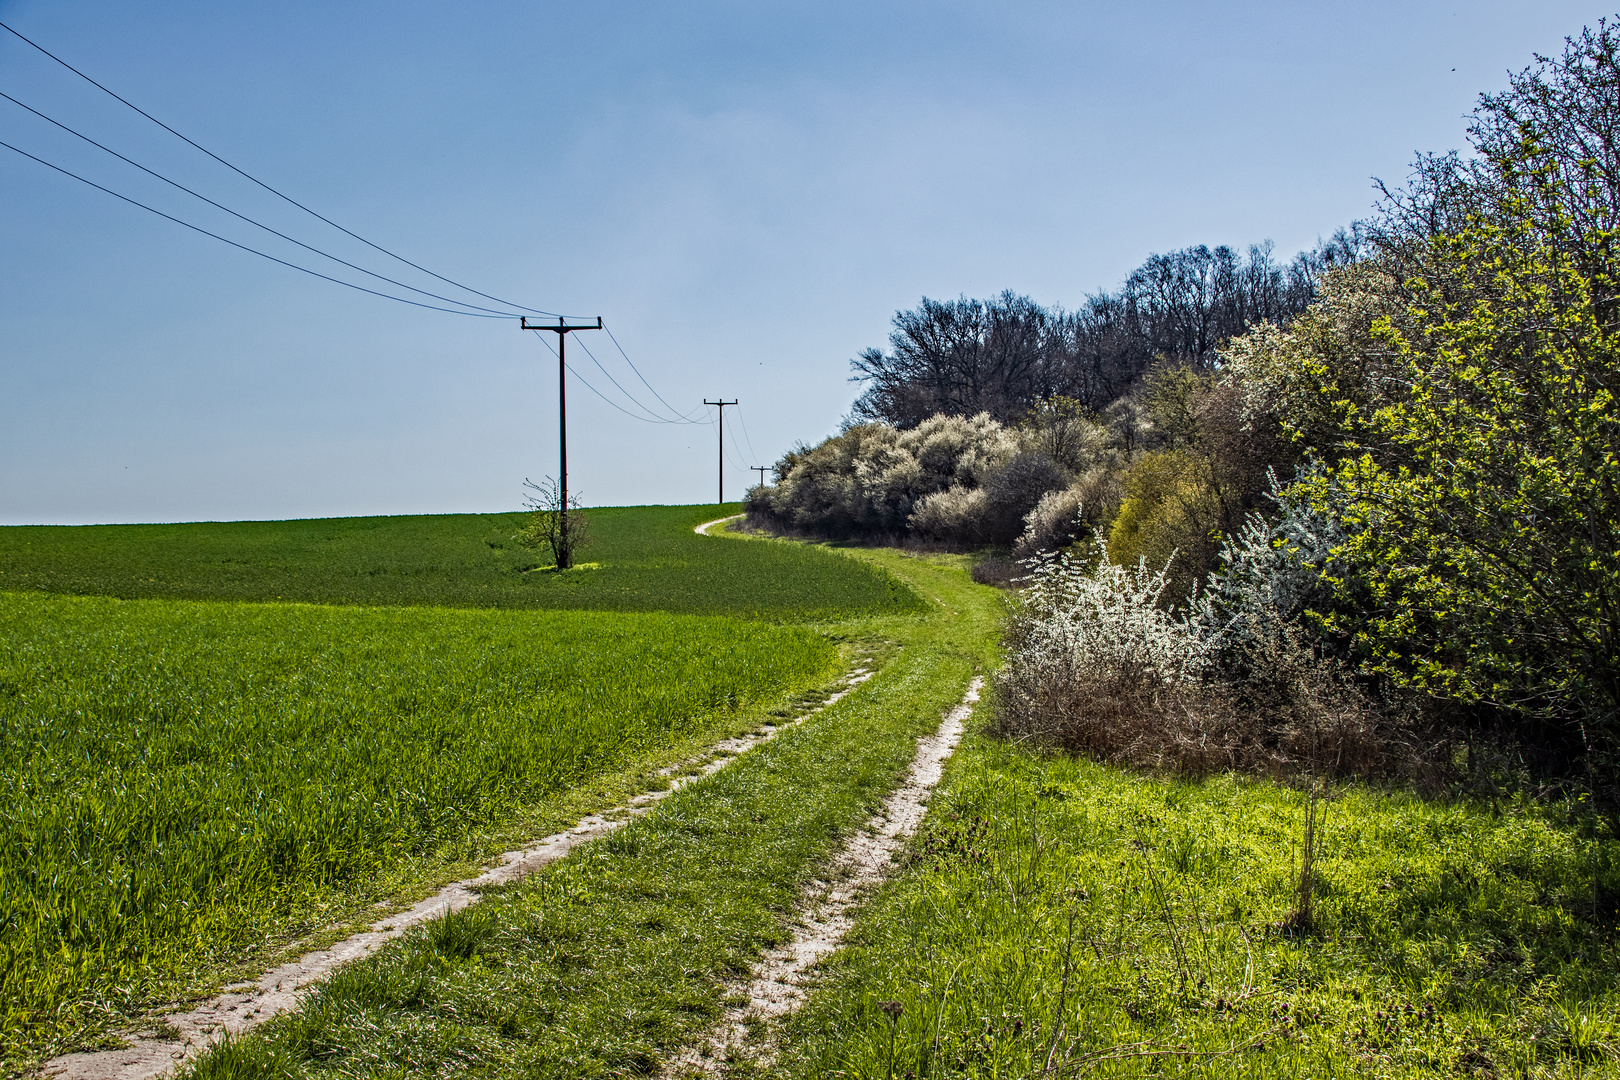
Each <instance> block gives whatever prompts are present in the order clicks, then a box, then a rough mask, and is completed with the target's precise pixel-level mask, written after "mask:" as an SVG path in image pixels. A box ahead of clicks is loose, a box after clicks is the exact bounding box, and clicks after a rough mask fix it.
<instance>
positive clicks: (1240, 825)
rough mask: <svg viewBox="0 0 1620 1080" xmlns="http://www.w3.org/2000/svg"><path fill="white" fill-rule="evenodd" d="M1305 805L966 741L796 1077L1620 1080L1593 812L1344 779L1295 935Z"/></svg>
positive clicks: (795, 1061)
mask: <svg viewBox="0 0 1620 1080" xmlns="http://www.w3.org/2000/svg"><path fill="white" fill-rule="evenodd" d="M1304 801H1305V800H1304V797H1303V795H1302V794H1301V793H1299V792H1297V791H1294V790H1292V789H1290V788H1287V787H1284V786H1280V785H1278V784H1275V783H1273V782H1270V781H1263V780H1250V779H1241V778H1236V777H1232V776H1222V777H1214V778H1211V779H1208V780H1203V781H1197V782H1177V781H1168V780H1160V779H1155V778H1151V777H1144V776H1140V775H1135V774H1131V773H1128V772H1122V771H1120V770H1117V769H1114V768H1110V767H1105V766H1101V765H1096V764H1092V763H1090V762H1086V761H1078V760H1074V759H1069V758H1061V757H1049V758H1043V757H1039V756H1036V755H1033V754H1029V753H1025V752H1023V751H1021V750H1019V749H1017V748H1015V747H1011V746H1008V745H1007V744H1005V743H1001V742H995V741H991V740H989V739H986V738H983V737H980V738H977V739H974V740H972V741H970V742H969V743H968V744H967V745H965V746H964V748H963V749H962V750H961V751H959V757H958V759H957V760H956V761H955V762H954V763H953V765H952V767H951V770H950V775H949V776H948V778H947V781H946V786H945V787H944V789H943V790H942V792H941V794H940V795H939V796H938V797H937V798H936V802H935V804H934V807H933V809H932V810H931V813H930V817H929V820H928V823H927V825H926V827H925V829H924V831H923V832H922V833H921V834H920V835H919V837H918V838H917V840H916V842H915V843H914V844H913V845H912V849H911V853H910V861H909V863H908V865H907V867H906V869H905V871H904V872H903V873H902V874H900V875H899V876H898V877H897V878H896V879H895V880H894V881H892V882H891V883H890V884H889V885H888V886H887V887H886V888H885V889H884V891H883V892H882V894H881V895H880V897H879V898H878V899H877V901H876V903H875V904H874V905H873V906H872V907H871V908H870V909H868V910H867V911H866V912H865V913H864V915H863V917H862V919H861V921H860V924H859V926H858V928H857V932H856V933H855V935H854V936H853V938H852V947H851V948H849V949H848V950H847V951H846V952H845V953H843V954H842V956H841V957H840V958H839V960H838V961H837V962H836V963H835V964H834V966H833V969H832V972H831V974H830V976H829V978H828V980H827V982H826V984H825V985H824V986H823V987H822V989H821V991H820V992H819V993H818V994H816V995H815V996H814V998H813V999H812V1001H811V1003H810V1005H809V1007H808V1008H807V1009H806V1010H805V1011H804V1012H803V1013H802V1014H801V1015H800V1016H798V1017H796V1018H795V1019H794V1020H793V1022H792V1023H791V1025H790V1031H789V1039H788V1053H787V1057H786V1058H785V1066H784V1067H785V1068H786V1070H787V1071H788V1072H789V1073H791V1074H792V1075H798V1076H811V1077H830V1076H845V1075H849V1076H871V1077H877V1076H887V1075H889V1074H890V1070H891V1068H892V1070H893V1075H894V1076H896V1077H900V1076H906V1075H911V1076H916V1077H957V1076H1034V1075H1037V1074H1040V1073H1041V1072H1042V1070H1044V1069H1046V1068H1047V1067H1048V1066H1049V1065H1050V1066H1051V1067H1052V1069H1053V1072H1052V1073H1051V1074H1049V1075H1056V1076H1075V1075H1085V1076H1147V1075H1160V1074H1163V1073H1167V1072H1174V1073H1175V1074H1176V1075H1185V1076H1211V1077H1235V1076H1340V1075H1349V1076H1380V1077H1382V1076H1454V1075H1468V1074H1478V1075H1496V1074H1502V1075H1549V1076H1552V1075H1570V1076H1573V1075H1614V1074H1615V1072H1616V1071H1617V1070H1616V1066H1617V1062H1620V1021H1617V1020H1616V1017H1617V1015H1620V979H1617V976H1616V971H1617V964H1620V948H1617V947H1616V943H1615V939H1614V930H1615V923H1616V916H1617V914H1620V913H1617V912H1616V910H1615V908H1616V904H1617V902H1620V842H1617V841H1616V840H1615V839H1614V838H1613V837H1612V835H1610V834H1609V832H1608V830H1607V829H1606V827H1603V826H1602V825H1601V824H1600V822H1599V821H1598V819H1596V818H1594V817H1591V816H1589V815H1583V814H1582V813H1580V810H1579V807H1575V808H1561V807H1558V806H1547V805H1539V806H1538V805H1519V804H1503V805H1496V806H1492V805H1490V804H1474V803H1467V802H1451V801H1445V800H1440V801H1434V800H1425V799H1421V798H1418V797H1416V796H1413V795H1410V794H1403V793H1400V792H1390V791H1383V790H1378V789H1374V788H1368V787H1361V786H1350V787H1346V788H1343V789H1340V790H1339V791H1338V792H1337V793H1336V797H1335V798H1334V799H1333V800H1332V801H1331V802H1330V804H1329V805H1328V807H1327V811H1326V824H1325V828H1324V832H1323V834H1322V836H1321V837H1320V840H1319V842H1320V844H1321V850H1320V856H1319V861H1318V863H1317V871H1318V874H1319V877H1320V884H1319V887H1318V892H1317V897H1316V904H1315V915H1316V921H1317V928H1316V930H1315V931H1314V932H1311V933H1298V932H1295V931H1294V930H1293V929H1292V928H1291V925H1290V923H1291V920H1290V916H1291V914H1292V911H1293V905H1294V903H1295V896H1294V890H1295V886H1296V882H1297V874H1298V871H1299V863H1298V859H1299V847H1300V833H1301V826H1302V823H1303V820H1304ZM1571 810H1573V812H1571ZM884 1001H898V1002H900V1003H901V1004H902V1005H903V1007H904V1012H903V1013H902V1014H901V1016H900V1018H899V1020H898V1021H897V1022H895V1023H894V1024H893V1025H892V1026H891V1018H890V1016H889V1015H888V1014H886V1013H884V1012H883V1011H882V1010H881V1009H880V1008H879V1005H880V1003H881V1002H884ZM891 1036H892V1038H893V1045H894V1052H893V1058H892V1059H891V1057H890V1045H891Z"/></svg>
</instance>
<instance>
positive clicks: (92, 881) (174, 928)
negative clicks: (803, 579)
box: [0, 593, 838, 1061]
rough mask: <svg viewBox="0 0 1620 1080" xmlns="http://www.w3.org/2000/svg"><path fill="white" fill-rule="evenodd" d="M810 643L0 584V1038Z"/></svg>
mask: <svg viewBox="0 0 1620 1080" xmlns="http://www.w3.org/2000/svg"><path fill="white" fill-rule="evenodd" d="M837 665H838V649H837V648H836V647H835V646H834V645H833V644H832V643H831V642H830V641H828V640H827V638H826V637H825V636H823V635H820V634H816V633H813V632H811V631H809V630H805V629H800V628H793V627H782V626H769V625H765V624H761V623H754V622H745V621H742V620H736V619H723V618H713V617H698V616H676V615H663V614H608V613H584V612H561V613H550V614H545V615H541V614H538V613H529V612H501V611H445V610H431V609H422V608H415V609H411V608H405V609H400V608H394V609H387V608H370V609H357V608H336V607H317V606H307V605H285V604H239V603H238V604H230V603H196V602H175V601H133V602H130V601H118V600H107V599H99V598H70V597H55V596H48V595H41V594H15V593H14V594H0V733H3V738H0V1059H6V1060H11V1061H16V1060H20V1059H25V1058H26V1057H28V1056H29V1055H31V1054H35V1053H38V1052H41V1051H43V1050H47V1049H48V1048H54V1047H58V1046H61V1045H63V1044H67V1045H72V1044H75V1043H82V1041H83V1040H84V1039H85V1038H87V1037H92V1036H94V1034H95V1033H96V1032H97V1031H99V1030H104V1029H105V1028H106V1027H107V1026H108V1025H109V1024H111V1023H114V1022H116V1021H117V1020H118V1019H119V1018H120V1017H125V1016H128V1015H131V1014H133V1013H138V1012H139V1011H140V1010H141V1009H142V1008H144V1007H146V1006H148V1005H150V1004H152V1003H154V1002H158V1001H162V1000H166V999H168V998H170V997H172V996H175V995H178V994H183V993H185V992H187V991H189V990H194V989H196V988H197V987H198V986H199V984H201V985H207V983H208V981H209V975H210V973H212V972H223V971H226V970H228V969H229V968H231V967H232V965H234V964H236V963H239V962H243V961H249V960H261V959H262V958H263V957H264V955H265V954H266V951H267V950H274V949H275V948H277V947H278V945H280V944H284V943H287V942H289V941H290V939H293V938H295V937H296V936H298V935H300V934H305V933H308V932H310V931H312V930H315V929H317V928H319V927H321V926H323V925H326V924H329V923H331V922H333V921H334V920H341V919H343V918H345V917H346V916H347V915H349V914H350V913H353V912H356V911H361V910H363V909H364V908H366V907H367V906H368V905H369V904H370V903H373V902H376V901H378V900H379V899H381V900H388V899H391V898H393V897H396V896H398V895H399V894H400V893H401V892H405V893H410V892H412V891H420V889H421V887H422V885H423V883H424V882H431V881H433V880H434V879H436V878H442V877H443V876H444V875H445V873H446V872H448V871H452V870H454V869H456V868H459V867H463V866H465V864H467V863H468V862H470V861H477V860H478V859H480V858H483V857H487V856H488V855H490V854H492V853H494V852H498V851H500V850H502V847H501V846H499V841H500V840H501V839H502V838H503V837H502V833H506V834H508V835H509V834H510V833H511V832H512V831H514V830H513V826H514V824H515V823H516V821H517V820H519V819H522V820H523V821H524V822H525V823H532V822H533V820H534V818H535V817H536V816H543V815H544V813H545V811H546V809H547V807H548V804H549V803H554V802H555V803H569V802H577V801H578V799H577V798H571V797H570V794H569V793H570V792H579V791H581V790H583V791H584V792H587V793H591V792H594V791H596V789H597V788H598V787H599V786H600V782H602V781H604V780H607V779H610V778H612V777H615V776H617V775H619V774H620V773H621V772H623V771H624V770H626V769H633V768H634V767H636V766H640V767H641V768H642V770H643V771H644V769H645V766H646V763H647V762H648V761H649V760H650V759H655V758H658V757H659V756H660V755H661V753H662V752H663V751H664V750H665V749H667V748H668V747H670V746H671V745H681V744H683V742H685V741H687V740H689V739H690V738H692V737H694V736H705V735H706V736H709V737H713V735H714V729H715V727H716V725H717V724H726V723H735V722H736V720H737V717H738V716H739V714H740V713H745V712H747V711H748V710H750V709H754V708H759V709H763V708H769V707H773V706H776V705H778V704H779V703H781V702H782V701H783V700H785V699H786V698H787V697H788V696H790V695H792V694H794V693H796V692H798V691H801V690H804V689H805V688H807V687H809V686H812V685H815V684H818V683H820V682H822V681H824V680H826V679H827V678H829V677H830V676H831V674H832V672H833V671H834V669H835V668H836V667H837ZM535 834H536V833H535V832H534V831H530V832H529V833H528V835H530V836H533V835H535Z"/></svg>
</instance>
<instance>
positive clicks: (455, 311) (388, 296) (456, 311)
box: [0, 142, 511, 319]
mask: <svg viewBox="0 0 1620 1080" xmlns="http://www.w3.org/2000/svg"><path fill="white" fill-rule="evenodd" d="M0 146H3V147H5V148H6V149H7V150H10V151H12V152H13V153H17V154H21V155H22V156H23V157H25V158H27V159H28V160H29V161H37V162H39V163H40V164H41V165H43V166H45V167H46V168H47V169H54V170H56V171H57V172H59V173H61V174H62V175H63V176H70V177H72V178H73V179H75V180H77V181H79V183H81V184H88V185H89V186H90V187H93V188H95V189H96V190H97V191H104V192H106V193H107V194H108V195H111V196H112V197H113V198H115V199H122V200H123V201H124V202H127V203H129V204H130V205H131V206H138V207H140V208H141V209H142V210H145V211H148V212H149V213H153V214H156V215H157V216H158V217H160V218H163V219H165V220H167V221H172V222H174V223H175V224H176V225H184V226H185V227H186V228H188V229H190V230H191V231H193V232H199V233H202V234H203V235H204V236H211V237H213V238H214V239H215V240H218V241H219V242H220V243H222V244H229V245H230V246H231V247H233V248H240V249H241V250H242V251H246V252H249V253H250V254H253V255H257V256H259V257H260V258H261V259H269V260H270V261H271V262H273V263H280V264H281V265H282V266H286V267H290V268H291V269H293V270H300V271H302V272H304V273H306V274H308V275H310V276H311V277H318V278H320V279H321V280H323V281H330V282H332V283H333V284H336V285H344V286H347V287H348V288H351V289H354V290H356V291H358V292H363V293H370V294H371V295H372V296H380V297H382V298H383V299H384V300H394V301H397V302H399V303H401V304H410V305H411V306H412V307H419V308H427V309H428V310H429V311H446V312H449V313H450V314H451V315H465V316H467V317H468V318H472V319H508V318H511V316H509V315H482V314H479V313H478V312H476V311H462V310H461V309H460V308H447V307H440V306H439V305H437V304H424V303H422V302H421V301H420V300H409V299H406V298H405V297H403V296H394V295H393V294H392V293H385V292H378V291H377V290H376V289H368V288H366V287H365V286H364V285H356V284H355V283H354V282H352V281H344V280H343V279H342V278H335V277H332V276H331V275H330V274H323V273H321V272H320V271H319V270H311V269H310V268H309V267H307V266H299V265H298V264H297V263H294V262H288V261H287V260H286V259H278V258H277V257H276V256H274V255H271V254H269V253H268V252H264V251H260V250H259V249H258V248H254V247H249V246H248V245H246V244H239V243H237V242H236V241H235V240H227V239H226V238H225V237H223V236H221V235H219V234H218V233H214V232H209V231H208V230H207V229H205V228H203V227H202V226H201V225H193V224H192V223H191V222H189V221H182V220H181V219H179V218H177V217H175V216H174V215H173V214H165V213H164V212H163V211H162V210H158V209H156V208H154V207H151V206H147V205H146V204H145V203H143V202H140V201H139V200H136V199H132V198H130V197H129V196H128V195H120V194H119V193H118V192H116V191H114V190H113V189H112V188H107V187H102V186H101V185H100V184H98V183H96V182H95V181H94V180H86V179H85V178H84V177H82V176H80V175H79V174H78V173H76V172H69V171H68V170H67V169H64V168H62V166H60V165H52V164H51V163H50V162H49V161H46V160H45V159H44V158H41V157H35V156H34V155H33V154H30V153H29V152H28V151H26V150H19V149H18V148H17V147H15V146H12V145H11V144H10V143H8V142H0Z"/></svg>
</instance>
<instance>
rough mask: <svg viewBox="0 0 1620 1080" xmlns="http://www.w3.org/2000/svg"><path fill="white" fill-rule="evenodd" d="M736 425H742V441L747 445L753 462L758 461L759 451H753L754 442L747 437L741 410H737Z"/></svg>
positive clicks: (746, 422)
mask: <svg viewBox="0 0 1620 1080" xmlns="http://www.w3.org/2000/svg"><path fill="white" fill-rule="evenodd" d="M737 423H739V424H741V425H742V429H743V441H744V442H746V443H747V444H748V453H749V455H750V456H752V457H753V459H754V460H755V461H758V460H759V451H758V450H755V449H754V440H753V439H750V438H749V437H748V421H746V420H744V419H743V414H742V408H741V407H739V408H738V409H737Z"/></svg>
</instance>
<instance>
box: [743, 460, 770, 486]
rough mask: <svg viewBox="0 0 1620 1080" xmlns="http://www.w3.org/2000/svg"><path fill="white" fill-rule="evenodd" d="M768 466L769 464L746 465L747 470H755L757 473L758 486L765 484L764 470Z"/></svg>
mask: <svg viewBox="0 0 1620 1080" xmlns="http://www.w3.org/2000/svg"><path fill="white" fill-rule="evenodd" d="M768 468H770V466H769V465H750V466H748V471H749V472H757V473H759V486H760V487H764V486H765V470H766V469H768Z"/></svg>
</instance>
